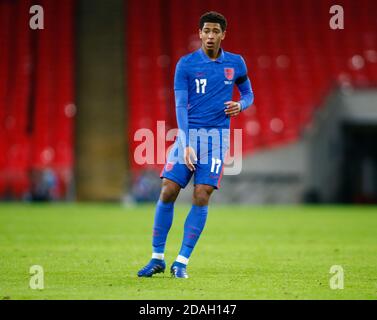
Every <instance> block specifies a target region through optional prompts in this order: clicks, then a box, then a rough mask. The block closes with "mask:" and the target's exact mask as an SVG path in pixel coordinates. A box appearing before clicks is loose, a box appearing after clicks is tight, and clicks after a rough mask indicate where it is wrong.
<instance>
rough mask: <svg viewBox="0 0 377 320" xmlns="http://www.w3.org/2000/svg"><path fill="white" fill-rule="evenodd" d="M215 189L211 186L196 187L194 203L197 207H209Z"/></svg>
mask: <svg viewBox="0 0 377 320" xmlns="http://www.w3.org/2000/svg"><path fill="white" fill-rule="evenodd" d="M212 191H213V187H210V186H195V189H194V195H193V203H194V204H195V205H196V206H206V205H208V201H209V198H210V196H211V194H212Z"/></svg>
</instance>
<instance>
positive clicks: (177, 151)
mask: <svg viewBox="0 0 377 320" xmlns="http://www.w3.org/2000/svg"><path fill="white" fill-rule="evenodd" d="M203 137H205V138H204V139H203ZM194 139H195V138H194ZM190 146H191V147H193V149H194V150H195V152H196V156H197V161H196V162H194V165H195V171H190V170H189V168H188V167H187V166H186V164H185V163H184V157H183V148H182V146H181V145H180V143H179V141H178V139H176V140H175V142H174V144H173V146H172V148H171V150H170V152H169V155H168V158H167V161H166V164H165V166H164V168H163V169H162V171H161V174H160V177H161V178H167V179H169V180H172V181H174V182H175V183H177V184H178V185H179V186H180V187H181V188H185V187H186V186H187V184H188V183H189V181H190V180H191V177H192V176H194V185H197V184H206V185H210V186H213V187H214V188H215V189H219V188H220V182H221V178H222V175H223V170H224V158H225V154H226V151H227V150H228V138H227V137H226V136H225V135H224V138H223V134H221V135H220V139H219V140H216V141H215V140H213V139H211V137H208V135H206V134H204V135H203V134H202V135H200V136H199V137H196V139H195V140H193V139H190Z"/></svg>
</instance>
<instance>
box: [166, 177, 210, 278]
mask: <svg viewBox="0 0 377 320" xmlns="http://www.w3.org/2000/svg"><path fill="white" fill-rule="evenodd" d="M213 190H214V187H213V186H210V185H204V184H196V185H195V186H194V193H193V202H192V207H191V210H190V212H189V214H188V215H187V218H186V221H185V225H184V236H183V241H182V246H181V249H180V251H179V255H178V257H177V259H176V261H175V262H174V263H173V265H172V267H171V273H172V275H173V276H174V277H176V278H188V275H187V272H186V266H187V264H188V261H189V259H190V256H191V253H192V251H193V250H194V248H195V245H196V243H197V242H198V240H199V237H200V235H201V233H202V231H203V229H204V226H205V224H206V221H207V215H208V202H209V199H210V196H211V194H212V192H213Z"/></svg>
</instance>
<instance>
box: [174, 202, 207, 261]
mask: <svg viewBox="0 0 377 320" xmlns="http://www.w3.org/2000/svg"><path fill="white" fill-rule="evenodd" d="M207 214H208V206H202V207H200V206H196V205H192V207H191V210H190V212H189V214H188V216H187V218H186V222H185V231H184V236H183V242H182V246H181V250H180V251H179V256H181V257H184V258H186V259H187V261H185V259H183V260H182V261H179V260H181V259H178V260H177V261H178V262H183V261H185V262H188V259H189V258H190V255H191V253H192V251H193V250H194V247H195V245H196V243H197V241H198V239H199V237H200V234H201V233H202V231H203V229H204V226H205V224H206V220H207ZM181 257H179V258H181ZM186 264H187V263H186Z"/></svg>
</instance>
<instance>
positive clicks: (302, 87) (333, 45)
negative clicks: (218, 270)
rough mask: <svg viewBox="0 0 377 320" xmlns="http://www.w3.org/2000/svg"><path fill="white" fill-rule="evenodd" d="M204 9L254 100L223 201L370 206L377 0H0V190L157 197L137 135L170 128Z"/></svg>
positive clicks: (43, 196)
mask: <svg viewBox="0 0 377 320" xmlns="http://www.w3.org/2000/svg"><path fill="white" fill-rule="evenodd" d="M34 4H38V5H41V6H42V7H43V9H44V29H43V30H32V29H30V27H29V20H30V18H31V16H32V14H30V13H29V8H30V7H31V6H32V5H34ZM334 4H337V5H341V6H342V7H343V8H344V26H345V27H344V29H343V30H332V29H331V28H330V26H329V20H330V18H331V16H332V14H330V12H329V9H330V7H331V6H332V5H334ZM208 10H216V11H219V12H221V13H223V14H224V15H225V16H226V17H227V19H228V22H229V27H228V30H227V37H226V39H225V41H224V43H223V47H224V48H225V49H226V50H228V51H233V52H237V53H240V54H242V55H243V56H244V58H245V60H246V62H247V65H248V67H249V75H250V77H251V80H252V85H253V89H254V92H255V97H256V99H255V104H254V106H252V107H250V108H249V109H248V110H247V111H246V112H244V113H243V114H241V115H240V116H239V117H237V118H236V119H234V120H233V121H232V127H233V128H242V129H243V155H244V157H245V160H246V161H245V162H244V166H243V167H244V169H245V170H244V171H243V173H241V175H239V176H238V177H228V178H227V177H224V185H225V187H224V188H226V185H227V186H228V189H225V190H231V191H232V188H231V186H233V185H234V184H235V183H238V184H240V185H242V186H243V189H242V190H243V191H242V190H241V191H239V194H240V197H239V198H235V197H233V198H232V197H230V196H229V194H231V193H232V192H231V191H230V192H229V193H228V192H225V193H224V199H225V200H224V201H227V202H248V201H250V202H254V203H266V202H269V203H274V202H275V203H282V202H285V201H286V202H311V203H312V202H345V203H376V202H377V153H376V150H377V148H376V142H375V141H376V137H377V129H376V128H377V102H376V101H377V100H376V86H377V16H376V12H377V2H376V1H373V0H361V1H353V0H339V1H335V2H334V1H328V0H320V1H315V0H308V1H300V0H281V1H278V0H276V1H274V0H265V1H246V0H245V1H243V0H233V1H225V0H224V1H220V0H217V1H212V0H208V1H200V0H190V1H188V0H174V1H167V0H128V1H123V0H111V1H102V0H81V1H79V0H77V1H75V0H64V1H58V0H40V1H32V0H0V199H2V200H24V201H33V200H61V201H65V200H68V201H70V200H97V201H108V200H115V201H117V200H121V199H123V201H125V202H127V201H141V202H142V201H150V200H152V201H153V200H154V199H155V198H156V196H157V195H158V188H159V179H158V173H159V171H160V170H161V168H162V165H161V164H160V165H144V166H140V165H138V164H137V163H135V161H134V158H133V154H134V150H135V148H136V147H137V145H138V144H139V143H140V142H137V141H134V134H135V132H136V131H137V130H138V129H140V128H148V129H150V130H152V132H155V133H156V123H157V121H163V120H165V121H166V131H168V130H169V129H171V128H175V127H176V121H175V112H174V96H173V76H174V67H175V64H176V62H177V60H178V58H179V57H180V56H181V55H183V54H186V53H188V52H190V51H192V50H194V49H196V48H198V46H199V45H200V42H199V40H198V35H197V29H198V18H199V16H200V15H201V14H202V13H204V12H206V11H208ZM359 102H360V103H362V105H361V104H360V108H359V109H358V106H359ZM351 104H352V106H351V109H352V108H353V109H352V110H356V112H350V113H347V115H346V116H344V117H343V116H342V117H341V116H340V114H342V111H339V110H343V109H342V106H343V105H346V106H347V105H351ZM335 126H336V128H337V129H336V130H337V131H336V133H333V132H332V130H333V128H334V127H335ZM308 137H309V138H308ZM305 139H306V140H305ZM308 139H309V140H308ZM302 141H305V142H302ZM300 143H304V144H305V148H306V149H305V148H304V149H305V150H306V151H302V150H303V149H294V148H296V147H295V146H296V145H300ZM166 146H168V143H167V144H166ZM290 148H293V149H294V150H295V151H294V152H298V153H297V154H298V155H301V156H302V157H303V158H305V159H307V160H302V159H301V160H302V161H301V162H298V164H297V165H296V164H295V162H294V161H298V160H300V159H298V158H301V156H297V157H294V158H295V159H293V160H292V161H291V160H290V159H291V158H289V154H290V150H291V149H290ZM300 150H301V151H300ZM154 152H155V153H156V157H157V153H159V152H162V151H161V149H158V148H155V151H154ZM291 154H292V153H291ZM294 154H296V153H294ZM160 156H161V155H160ZM258 157H259V158H258ZM287 157H288V158H287ZM254 159H256V160H254ZM258 159H259V160H258ZM287 159H288V160H287ZM270 160H271V166H270V165H269V164H270V162H269V161H270ZM305 161H306V162H305ZM289 165H290V166H289ZM300 165H301V166H302V167H300V169H298V167H299V166H300ZM256 167H258V168H261V169H260V170H259V171H258V172H255V171H253V170H254V169H255V168H256ZM272 167H273V169H271V168H272ZM288 167H289V168H288ZM285 168H288V169H285ZM307 173H308V174H307ZM309 173H310V174H309ZM227 179H228V180H227ZM237 179H238V180H237ZM256 185H258V186H259V187H258V188H259V189H258V190H255V192H254V191H253V190H254V189H253V188H255V186H256ZM329 185H331V186H332V187H331V188H332V189H331V190H330V189H329V190H330V191H327V190H328V189H327V188H328V187H329ZM229 188H230V189H229ZM245 190H246V193H245ZM276 190H278V191H276ZM242 192H244V194H243V195H242ZM284 192H286V193H287V195H289V196H287V197H286V198H284V197H281V196H280V197H278V196H277V195H276V194H277V193H279V194H281V193H284ZM252 193H253V194H254V195H256V196H254V197H251V198H250V194H252ZM258 194H260V196H259V195H258ZM266 194H267V195H270V197H266ZM227 195H228V196H227ZM183 199H184V197H183Z"/></svg>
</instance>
